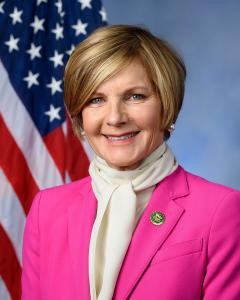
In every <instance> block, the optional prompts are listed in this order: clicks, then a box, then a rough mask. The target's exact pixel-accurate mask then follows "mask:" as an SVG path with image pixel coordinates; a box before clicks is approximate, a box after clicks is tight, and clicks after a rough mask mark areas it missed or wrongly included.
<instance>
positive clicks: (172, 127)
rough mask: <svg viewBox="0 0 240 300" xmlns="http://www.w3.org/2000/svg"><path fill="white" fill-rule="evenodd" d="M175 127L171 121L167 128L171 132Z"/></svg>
mask: <svg viewBox="0 0 240 300" xmlns="http://www.w3.org/2000/svg"><path fill="white" fill-rule="evenodd" d="M174 129H175V124H174V123H173V124H172V125H171V126H170V127H169V128H168V132H170V133H171V132H173V131H174Z"/></svg>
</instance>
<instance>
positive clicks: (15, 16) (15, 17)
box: [9, 7, 23, 25]
mask: <svg viewBox="0 0 240 300" xmlns="http://www.w3.org/2000/svg"><path fill="white" fill-rule="evenodd" d="M22 13H23V11H22V10H18V9H17V7H14V9H13V12H12V13H11V14H10V15H9V16H10V17H11V18H12V23H13V25H15V24H16V23H17V22H19V23H22V19H21V15H22Z"/></svg>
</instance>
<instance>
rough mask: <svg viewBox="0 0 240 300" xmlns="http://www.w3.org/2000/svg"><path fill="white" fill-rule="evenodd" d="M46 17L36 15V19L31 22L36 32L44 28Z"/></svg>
mask: <svg viewBox="0 0 240 300" xmlns="http://www.w3.org/2000/svg"><path fill="white" fill-rule="evenodd" d="M44 21H45V20H44V19H39V18H38V17H37V16H35V17H34V21H33V22H32V23H31V24H30V26H32V27H33V28H34V31H33V32H34V33H37V32H38V30H44V28H43V23H44Z"/></svg>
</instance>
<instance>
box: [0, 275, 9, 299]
mask: <svg viewBox="0 0 240 300" xmlns="http://www.w3.org/2000/svg"><path fill="white" fill-rule="evenodd" d="M0 299H1V300H11V297H10V294H9V293H8V290H7V287H6V285H5V283H4V281H3V279H2V277H1V276H0Z"/></svg>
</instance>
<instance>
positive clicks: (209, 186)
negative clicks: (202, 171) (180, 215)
mask: <svg viewBox="0 0 240 300" xmlns="http://www.w3.org/2000/svg"><path fill="white" fill-rule="evenodd" d="M184 172H185V174H186V177H187V182H188V185H189V189H190V191H191V192H198V193H199V194H201V193H202V194H205V193H207V194H209V195H227V194H231V193H240V191H237V190H235V189H233V188H231V187H228V186H225V185H222V184H219V183H215V182H212V181H209V180H207V179H205V178H202V177H201V176H198V175H195V174H192V173H190V172H188V171H186V170H184Z"/></svg>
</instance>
